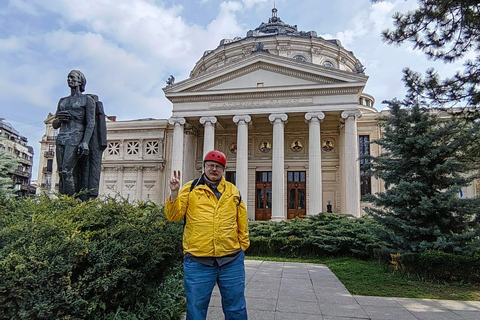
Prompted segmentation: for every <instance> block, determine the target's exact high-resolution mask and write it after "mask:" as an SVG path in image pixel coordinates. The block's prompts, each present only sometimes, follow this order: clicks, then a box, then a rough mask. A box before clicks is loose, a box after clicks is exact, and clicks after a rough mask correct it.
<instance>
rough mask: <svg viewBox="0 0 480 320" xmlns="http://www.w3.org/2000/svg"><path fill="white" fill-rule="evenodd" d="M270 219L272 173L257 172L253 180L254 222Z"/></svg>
mask: <svg viewBox="0 0 480 320" xmlns="http://www.w3.org/2000/svg"><path fill="white" fill-rule="evenodd" d="M271 218H272V171H257V172H256V178H255V220H270V219H271Z"/></svg>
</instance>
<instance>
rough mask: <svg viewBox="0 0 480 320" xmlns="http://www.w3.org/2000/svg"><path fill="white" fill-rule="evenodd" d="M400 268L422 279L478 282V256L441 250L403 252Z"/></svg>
mask: <svg viewBox="0 0 480 320" xmlns="http://www.w3.org/2000/svg"><path fill="white" fill-rule="evenodd" d="M400 263H401V269H402V270H403V271H404V272H406V273H407V274H415V275H417V276H420V277H422V278H424V279H428V280H437V281H446V282H469V283H480V257H478V256H476V257H475V256H474V257H467V256H461V255H455V254H451V253H445V252H441V251H430V250H429V251H425V252H423V253H405V254H402V255H401V256H400Z"/></svg>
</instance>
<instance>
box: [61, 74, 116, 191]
mask: <svg viewBox="0 0 480 320" xmlns="http://www.w3.org/2000/svg"><path fill="white" fill-rule="evenodd" d="M67 83H68V86H69V87H70V90H71V95H70V96H68V97H64V98H61V99H60V101H59V102H58V107H57V112H56V114H55V120H54V121H53V128H55V129H59V133H58V136H57V142H56V159H57V166H58V172H59V176H60V181H59V192H60V193H62V194H66V195H74V194H76V193H79V192H80V191H82V194H81V196H80V198H81V199H82V200H88V199H89V198H95V197H96V196H98V186H99V181H100V171H101V165H102V163H101V162H102V153H103V150H105V148H106V145H107V138H106V134H107V130H106V122H105V113H104V111H103V104H102V102H101V101H98V97H97V96H96V95H91V94H83V92H84V91H85V85H86V83H87V80H86V78H85V75H84V74H83V73H82V72H80V71H78V70H72V71H70V73H69V74H68V77H67Z"/></svg>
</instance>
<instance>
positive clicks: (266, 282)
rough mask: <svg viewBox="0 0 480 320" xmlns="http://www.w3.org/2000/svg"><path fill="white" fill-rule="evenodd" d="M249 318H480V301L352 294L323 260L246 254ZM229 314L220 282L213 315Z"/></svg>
mask: <svg viewBox="0 0 480 320" xmlns="http://www.w3.org/2000/svg"><path fill="white" fill-rule="evenodd" d="M245 267H246V272H247V278H246V281H247V286H246V288H245V295H246V298H247V309H248V318H249V320H360V319H375V320H387V319H392V320H393V319H394V320H417V319H421V320H433V319H435V320H480V301H450V300H430V299H408V298H384V297H367V296H352V295H351V294H350V293H349V292H348V291H347V289H346V288H345V286H344V285H343V284H342V283H341V282H340V281H339V280H338V278H337V277H336V276H335V275H334V274H333V272H331V271H330V269H328V268H327V266H325V265H321V264H310V263H290V262H268V261H255V260H245ZM216 319H224V317H223V313H222V308H221V300H220V293H219V291H218V288H215V290H214V292H213V295H212V300H211V301H210V307H209V311H208V320H216Z"/></svg>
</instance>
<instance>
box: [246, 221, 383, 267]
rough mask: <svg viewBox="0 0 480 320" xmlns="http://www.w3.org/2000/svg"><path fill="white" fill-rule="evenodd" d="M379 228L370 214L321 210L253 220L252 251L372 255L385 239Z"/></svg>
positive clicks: (291, 254) (254, 252) (285, 253)
mask: <svg viewBox="0 0 480 320" xmlns="http://www.w3.org/2000/svg"><path fill="white" fill-rule="evenodd" d="M376 228H379V226H378V224H376V223H375V221H374V220H373V219H371V218H370V217H362V218H353V217H351V216H348V215H341V214H333V213H320V214H318V215H315V216H307V217H305V218H304V219H299V218H296V219H293V220H287V221H282V222H270V221H255V222H251V223H250V243H251V244H250V248H249V249H248V250H247V254H249V255H276V256H288V257H298V256H318V255H323V256H326V255H328V256H352V257H358V258H371V257H373V251H374V249H375V248H379V247H381V246H382V245H383V243H382V242H381V241H380V240H379V239H378V238H377V237H376V236H375V233H374V230H375V229H376Z"/></svg>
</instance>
